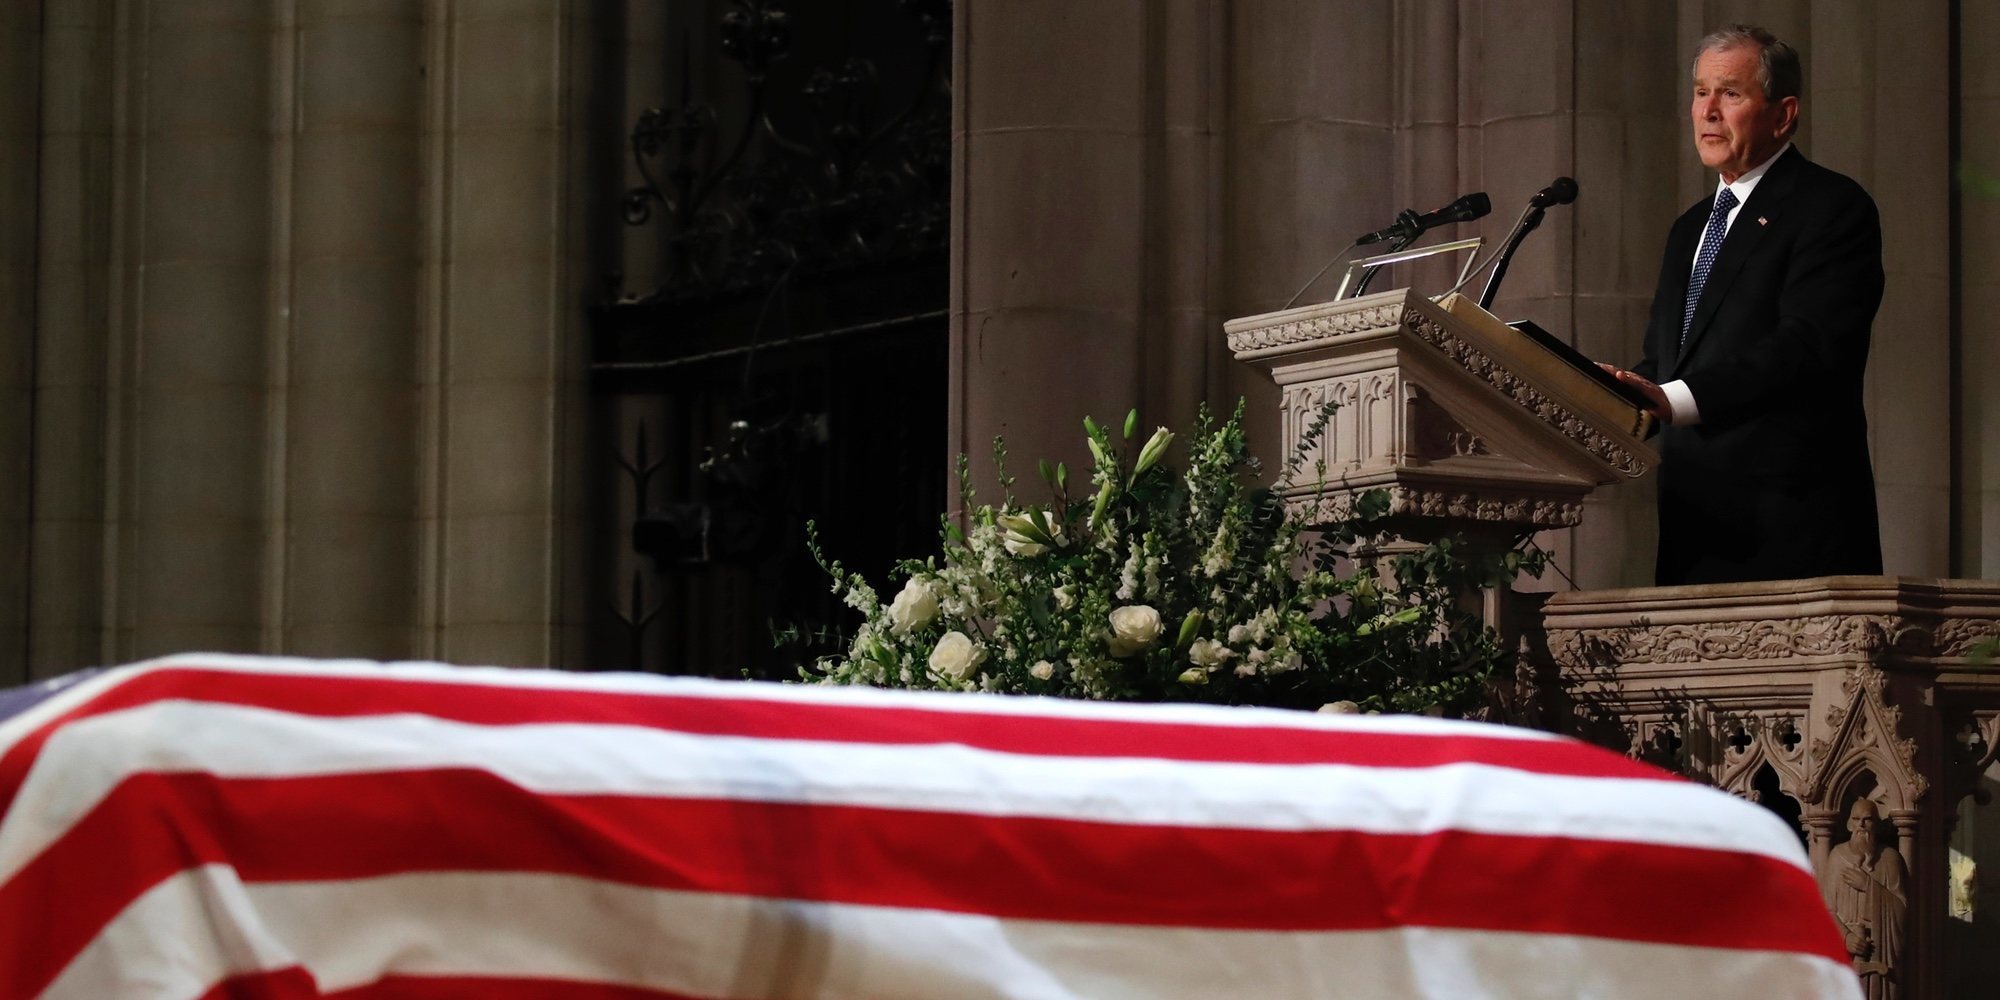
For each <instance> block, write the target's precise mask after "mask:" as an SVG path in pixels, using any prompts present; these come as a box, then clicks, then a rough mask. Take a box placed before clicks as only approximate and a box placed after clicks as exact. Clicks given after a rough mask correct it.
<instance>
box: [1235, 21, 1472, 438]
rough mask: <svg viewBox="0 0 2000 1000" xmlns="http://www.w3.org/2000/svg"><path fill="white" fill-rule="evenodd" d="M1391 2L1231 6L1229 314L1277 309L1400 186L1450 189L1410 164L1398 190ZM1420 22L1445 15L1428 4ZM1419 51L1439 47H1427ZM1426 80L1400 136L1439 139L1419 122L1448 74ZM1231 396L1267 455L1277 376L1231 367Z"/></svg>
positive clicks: (1309, 297) (1308, 297)
mask: <svg viewBox="0 0 2000 1000" xmlns="http://www.w3.org/2000/svg"><path fill="white" fill-rule="evenodd" d="M1396 6H1397V5H1395V4H1393V3H1389V2H1387V0H1364V2H1358V3H1347V4H1318V3H1300V2H1293V0H1249V2H1241V3H1236V4H1232V5H1230V8H1231V15H1232V16H1231V19H1230V39H1231V43H1230V51H1229V68H1228V72H1229V81H1230V86H1229V95H1230V104H1229V122H1228V140H1227V142H1228V159H1227V164H1228V183H1227V184H1226V185H1225V186H1224V191H1225V192H1226V201H1225V202H1224V205H1225V212H1226V215H1227V219H1228V228H1227V229H1226V230H1225V233H1224V239H1225V241H1226V247H1227V253H1226V259H1227V261H1228V263H1227V270H1226V272H1225V275H1224V281H1225V286H1226V294H1225V295H1224V298H1223V301H1224V304H1225V305H1226V307H1227V309H1226V311H1227V313H1228V315H1229V316H1232V317H1234V316H1248V315H1252V314H1255V313H1263V312H1269V311H1271V310H1274V309H1278V308H1280V307H1282V306H1283V305H1284V304H1285V303H1286V301H1287V300H1289V299H1291V297H1292V296H1293V294H1294V293H1295V292H1297V291H1298V290H1299V289H1300V287H1301V286H1302V285H1304V284H1305V283H1306V282H1307V280H1308V279H1311V278H1312V276H1313V274H1314V273H1315V272H1317V271H1319V270H1320V268H1321V267H1322V266H1324V265H1325V264H1326V263H1327V262H1328V261H1329V260H1330V259H1331V258H1332V257H1333V256H1334V255H1335V254H1336V253H1338V252H1339V251H1340V250H1341V248H1342V247H1343V246H1344V245H1345V244H1346V243H1347V241H1348V240H1350V239H1352V238H1353V237H1354V235H1355V234H1358V233H1364V232H1367V231H1369V230H1371V229H1375V228H1379V227H1380V226H1382V225H1384V224H1386V223H1387V222H1388V221H1389V220H1390V219H1393V218H1394V217H1395V214H1396V212H1397V211H1398V210H1399V209H1400V208H1401V207H1402V206H1399V205H1396V204H1395V200H1396V198H1397V197H1398V196H1399V195H1404V194H1406V195H1407V196H1409V197H1424V196H1428V197H1432V198H1435V197H1438V196H1440V195H1441V196H1442V197H1443V198H1444V199H1446V200H1449V199H1450V198H1451V197H1452V193H1450V189H1449V188H1446V189H1445V190H1443V191H1439V190H1436V189H1430V190H1428V194H1427V195H1426V194H1424V193H1420V192H1418V191H1417V190H1416V187H1417V186H1418V185H1419V183H1422V184H1430V183H1436V182H1437V179H1436V178H1435V177H1432V176H1431V175H1430V174H1429V172H1427V171H1426V172H1423V173H1422V174H1421V175H1419V174H1410V175H1408V177H1409V179H1408V180H1407V181H1405V182H1404V183H1406V184H1407V185H1408V189H1407V191H1404V190H1399V189H1398V170H1397V167H1396V149H1397V146H1398V141H1399V140H1398V134H1397V124H1398V118H1397V114H1396V109H1397V102H1396V99H1395V95H1394V87H1393V84H1389V83H1387V81H1393V80H1395V79H1397V77H1398V74H1399V73H1401V72H1402V70H1400V69H1399V68H1398V67H1399V66H1400V65H1401V64H1400V63H1399V61H1398V53H1397V44H1396V40H1397V37H1398V30H1397V20H1396ZM1432 20H1433V21H1442V20H1443V15H1441V14H1438V13H1437V12H1435V11H1432ZM1409 30H1410V31H1411V32H1414V33H1419V34H1423V35H1424V37H1426V38H1427V39H1428V38H1431V37H1432V35H1433V34H1434V33H1435V32H1433V31H1431V29H1430V28H1428V27H1427V26H1425V25H1424V24H1421V23H1419V24H1413V25H1412V26H1411V28H1410V29H1409ZM1429 58H1440V57H1439V55H1438V53H1436V52H1435V51H1432V52H1430V53H1429ZM1445 65H1446V66H1449V65H1450V63H1449V60H1448V59H1447V60H1446V61H1445ZM1446 72H1448V71H1446ZM1431 81H1432V82H1427V83H1426V84H1425V86H1424V90H1425V93H1426V95H1427V98H1428V103H1426V104H1425V105H1424V106H1423V109H1422V110H1419V111H1414V112H1412V113H1411V114H1408V115H1405V116H1404V117H1405V118H1406V119H1407V120H1408V121H1409V123H1410V124H1409V126H1408V127H1406V128H1405V129H1404V133H1403V141H1407V142H1410V143H1413V144H1416V145H1420V146H1423V147H1424V148H1426V149H1430V148H1434V146H1435V141H1436V138H1437V137H1436V136H1435V134H1434V132H1432V131H1429V130H1426V129H1424V128H1422V127H1420V125H1419V123H1420V122H1422V121H1423V120H1425V119H1427V118H1428V116H1429V115H1430V114H1431V113H1432V112H1433V111H1434V110H1435V105H1436V104H1437V103H1438V102H1439V101H1440V100H1441V99H1442V98H1441V97H1439V95H1438V93H1437V91H1438V90H1439V89H1443V88H1444V87H1445V86H1447V85H1445V84H1436V85H1435V87H1434V86H1433V85H1432V84H1433V82H1434V81H1435V78H1434V77H1433V78H1431ZM1440 204H1442V202H1440ZM1433 207H1434V206H1433ZM1422 210H1427V209H1420V211H1422ZM1339 271H1340V268H1339V267H1337V266H1336V267H1335V268H1334V269H1333V270H1331V271H1328V272H1327V273H1326V275H1325V276H1324V277H1322V278H1320V279H1319V281H1318V282H1317V283H1316V284H1314V285H1313V286H1312V287H1311V288H1310V289H1309V290H1308V291H1306V293H1305V294H1304V295H1303V296H1301V297H1300V299H1299V301H1300V302H1302V303H1310V302H1315V301H1326V300H1329V299H1331V298H1332V297H1333V295H1334V292H1335V291H1336V290H1337V289H1338V288H1339V286H1340V274H1339ZM1387 278H1388V276H1387V275H1385V276H1384V277H1383V278H1382V279H1378V280H1387ZM1373 287H1374V290H1377V291H1386V290H1388V289H1390V288H1394V287H1396V286H1395V285H1394V284H1377V285H1375V286H1373ZM1260 382H1261V383H1262V384H1259V383H1260ZM1239 395H1240V396H1244V397H1246V398H1247V399H1248V400H1249V404H1250V414H1251V419H1250V429H1251V442H1252V447H1253V448H1254V449H1255V450H1256V451H1257V453H1258V454H1260V455H1263V456H1265V457H1266V459H1267V460H1270V461H1274V462H1275V461H1276V460H1279V459H1280V458H1282V456H1280V455H1279V454H1278V453H1277V449H1278V447H1279V445H1278V443H1277V442H1278V441H1279V439H1280V433H1279V428H1278V413H1279V412H1280V406H1279V401H1278V395H1277V391H1276V387H1275V386H1273V385H1271V384H1269V383H1268V382H1266V381H1264V380H1263V378H1262V376H1261V374H1260V373H1257V372H1255V371H1254V370H1253V369H1251V368H1249V367H1248V366H1242V365H1238V366H1234V367H1233V368H1232V370H1231V372H1230V382H1229V387H1228V393H1227V396H1226V397H1225V398H1227V399H1228V400H1230V401H1232V402H1233V401H1234V400H1235V399H1236V397H1238V396H1239Z"/></svg>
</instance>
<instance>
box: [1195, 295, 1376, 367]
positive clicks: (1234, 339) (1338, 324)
mask: <svg viewBox="0 0 2000 1000" xmlns="http://www.w3.org/2000/svg"><path fill="white" fill-rule="evenodd" d="M1404 302H1405V300H1404V299H1403V297H1402V296H1397V297H1396V298H1394V299H1391V300H1390V301H1388V302H1385V303H1383V304H1382V305H1379V306H1373V307H1368V308H1362V309H1343V310H1339V311H1331V310H1329V311H1327V312H1323V313H1320V314H1318V315H1309V316H1302V317H1300V318H1298V319H1295V320H1291V321H1289V322H1285V323H1276V324H1273V325H1271V326H1260V327H1254V328H1250V329H1237V330H1230V331H1229V334H1228V336H1229V350H1230V351H1231V352H1233V353H1235V354H1239V355H1241V354H1243V353H1245V352H1248V351H1267V350H1271V349H1273V348H1281V347H1282V348H1292V349H1294V350H1296V349H1302V348H1307V347H1313V346H1317V345H1319V344H1321V343H1324V342H1331V341H1335V340H1339V339H1340V338H1342V337H1351V336H1353V335H1355V334H1358V333H1379V332H1382V331H1386V330H1393V329H1395V328H1396V327H1397V326H1398V325H1399V324H1401V323H1402V322H1403V320H1404V319H1405V318H1406V316H1405V311H1404ZM1321 308H1324V307H1321ZM1228 325H1230V326H1233V325H1235V324H1234V323H1231V324H1228Z"/></svg>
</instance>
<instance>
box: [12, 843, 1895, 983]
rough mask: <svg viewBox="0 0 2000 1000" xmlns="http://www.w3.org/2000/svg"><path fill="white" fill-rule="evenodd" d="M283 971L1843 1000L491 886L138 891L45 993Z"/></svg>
mask: <svg viewBox="0 0 2000 1000" xmlns="http://www.w3.org/2000/svg"><path fill="white" fill-rule="evenodd" d="M1634 905H1644V901H1643V900H1635V901H1634ZM218 941H220V942H224V944H222V945H217V944H216V943H215V942H218ZM294 964H302V965H304V966H305V967H306V968H307V969H309V970H310V971H311V972H312V973H313V974H314V976H315V977H316V978H317V979H318V982H319V986H320V988H321V989H322V990H324V991H332V990H337V989H342V988H349V987H354V986H360V985H365V984H367V983H371V982H374V981H375V980H377V979H379V978H381V977H382V976H384V975H386V974H402V975H422V976H508V977H521V978H528V977H535V978H557V979H572V980H580V981H587V982H597V983H611V984H619V985H627V986H640V987H647V988H652V989H657V990H666V991H672V992H677V993H682V994H687V995H692V996H704V997H727V998H731V1000H766V998H769V1000H779V998H787V1000H791V998H799V997H814V998H820V1000H902V998H910V1000H916V998H923V1000H934V998H938V997H951V998H953V1000H979V998H985V997H995V998H997V997H1008V998H1020V1000H1082V998H1091V1000H1115V998H1128V997H1129V998H1135V1000H1136V998H1159V997H1218V996H1256V997H1258V998H1260V1000H1285V998H1291V997H1299V998H1306V997H1326V996H1355V997H1439V998H1451V1000H1471V998H1480V997H1494V998H1501V997H1510V998H1511V997H1551V998H1553V997H1579V996H1595V997H1618V998H1622V1000H1653V998H1658V1000H1684V998H1687V997H1703V998H1708V1000H1722V998H1734V997H1741V998H1744V1000H1792V998H1798V1000H1805V998H1814V1000H1823V998H1845V1000H1858V998H1859V996H1860V993H1859V989H1858V985H1857V984H1856V983H1855V980H1854V978H1853V974H1852V973H1851V972H1850V971H1849V970H1848V969H1847V968H1846V967H1845V966H1843V965H1840V964H1837V963H1835V962H1832V961H1830V960H1827V959H1824V958H1815V957H1809V956H1803V955H1796V954H1789V953H1769V952H1751V951H1733V950H1724V949H1704V948H1692V947H1680V946H1668V945H1652V944H1635V943H1631V942H1621V941H1613V940H1605V939H1598V938H1582V937H1564V936H1557V935H1535V934H1512V933H1495V932H1479V931H1454V930H1438V929H1423V928H1409V929H1400V930H1392V931H1369V932H1340V933H1324V932H1319V933H1275V932H1259V931H1215V930H1205V929H1185V928H1139V927H1123V926H1108V925H1091V924H1069V923H1053V922H1043V921H1030V920H1003V919H996V918H992V917H985V916H978V915H970V914H957V913H938V912H931V911H923V910H902V909H891V908H882V907H870V906H856V905H839V904H821V903H807V902H797V901H790V900H773V899H757V898H751V897H744V896H733V895H720V894H702V893H687V892H676V891H666V890H652V889H639V888H633V887H630V886H623V885H616V884H609V883H603V882H596V881H593V880H589V879H582V878H576V877H569V876H556V875H536V874H511V873H510V874H472V873H425V874H413V875H399V876H391V877H384V878H375V879H363V880H352V881H337V882H303V883H278V884H265V885H254V886H249V887H243V886H239V885H235V884H233V883H232V880H231V876H230V873H228V872H227V871H226V870H222V869H216V868H208V869H202V870H196V871H190V872H183V873H181V874H180V875H177V876H175V877H173V878H171V879H169V880H167V881H166V882H163V883H161V884H160V885H159V886H157V887H155V888H154V889H153V890H152V891H151V892H149V893H147V894H146V895H145V896H144V897H143V898H141V899H140V900H138V901H137V902H136V903H134V904H133V905H132V906H131V907H129V908H127V909H126V910H125V911H124V912H123V913H122V914H120V915H119V917H118V918H117V919H116V920H115V921H113V923H112V924H111V925H110V926H109V927H107V928H106V930H105V933H104V934H103V935H101V936H100V937H99V938H98V939H96V940H95V941H94V942H92V944H91V945H90V946H89V947H88V948H87V949H85V950H84V951H83V952H82V953H81V954H80V955H78V957H77V958H76V960H75V961H74V962H72V963H71V965H70V966H69V967H68V968H67V969H66V970H65V971H64V973H63V975H62V976H61V978H60V979H59V980H58V981H57V982H56V983H55V984H54V985H53V986H52V987H51V988H50V989H49V990H48V991H47V993H45V994H44V995H45V996H46V997H49V998H53V1000H65V998H74V1000H99V998H103V997H114V996H115V997H121V998H123V997H162V998H166V997H193V996H198V995H200V994H201V993H202V992H203V991H204V990H205V989H206V988H208V987H209V986H212V985H213V984H214V983H216V982H219V981H221V980H222V979H224V978H227V977H228V976H231V975H240V974H244V973H250V972H256V971H261V970H271V969H280V968H286V967H289V966H291V965H294Z"/></svg>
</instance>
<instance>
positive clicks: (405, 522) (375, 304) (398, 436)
mask: <svg viewBox="0 0 2000 1000" xmlns="http://www.w3.org/2000/svg"><path fill="white" fill-rule="evenodd" d="M422 14H423V11H422V9H421V7H420V6H418V5H416V4H390V5H359V4H304V5H302V6H301V7H300V9H299V11H298V18H299V20H298V27H297V32H296V36H295V39H294V40H293V41H292V43H291V44H292V46H293V47H294V48H293V50H294V52H295V61H296V65H297V67H298V72H297V74H296V76H295V79H296V81H297V83H296V91H295V92H294V93H293V94H292V95H291V97H292V99H291V101H290V102H289V103H290V106H289V107H288V108H286V109H284V111H283V112H282V117H283V118H284V124H285V125H286V126H287V130H288V132H289V137H290V140H291V144H290V145H291V148H290V155H289V156H288V157H287V158H286V159H285V160H283V161H282V162H281V164H280V166H281V168H282V171H283V172H282V173H281V175H280V183H281V184H282V185H284V187H285V188H286V189H288V196H287V197H286V204H287V209H288V215H289V218H290V227H289V230H288V231H287V233H286V237H287V239H288V241H289V251H290V253H289V257H290V261H289V263H290V267H289V270H288V272H287V273H286V274H285V275H284V279H283V283H282V285H281V294H282V296H283V298H284V299H285V300H286V301H287V302H288V303H289V305H290V307H291V308H290V309H289V310H287V311H285V312H284V313H283V314H281V315H280V316H279V317H277V318H276V320H275V322H274V323H273V327H272V334H273V338H274V340H275V341H276V342H277V343H278V344H279V345H281V346H280V351H281V353H280V361H279V362H278V363H277V364H275V365H274V368H275V371H276V374H277V375H278V377H279V381H278V385H277V386H274V391H279V392H282V393H283V394H284V408H283V417H284V426H283V429H282V435H281V436H282V441H283V458H284V473H283V476H282V478H281V479H280V480H279V481H278V484H277V486H278V489H279V490H280V495H279V497H278V498H277V502H276V503H275V504H274V509H275V512H276V516H277V517H278V518H279V520H280V523H281V524H282V538H283V542H282V548H281V551H280V553H279V554H278V556H277V569H278V574H277V575H278V577H279V583H278V586H280V588H281V592H280V593H279V594H278V595H276V596H277V597H278V598H279V599H281V601H282V604H283V608H282V611H281V612H280V613H279V621H278V622H277V623H276V627H277V628H278V629H279V631H280V633H281V634H280V635H279V636H278V641H277V643H276V645H277V646H278V647H279V648H283V649H285V650H287V651H290V652H296V653H302V654H307V655H312V654H322V655H329V654H330V655H343V656H369V657H382V658H402V657H409V656H411V655H413V654H414V653H415V652H416V642H415V639H416V633H415V631H414V627H413V626H414V624H415V619H414V616H413V612H414V608H415V604H416V600H415V598H416V573H417V564H418V555H419V553H418V549H417V544H416V543H417V533H416V530H415V524H414V515H415V513H416V510H417V478H418V467H417V447H416V445H417V433H416V403H417V389H416V385H417V374H418V350H419V344H420V343H421V341H420V338H419V336H418V331H419V325H418V324H419V319H420V316H421V306H420V302H421V300H420V298H419V290H420V286H419V282H418V261H419V257H420V254H421V251H422V247H423V244H422V236H421V234H422V215H421V211H420V208H421V191H422V190H423V183H422V182H423V174H422V169H421V167H422V162H421V151H422V149H421V145H420V142H421V140H420V129H421V127H422V113H423V78H422V72H423V57H424V49H423V40H424V24H423V18H422Z"/></svg>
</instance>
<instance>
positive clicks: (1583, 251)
mask: <svg viewBox="0 0 2000 1000" xmlns="http://www.w3.org/2000/svg"><path fill="white" fill-rule="evenodd" d="M1675 14H1676V6H1675V0H1648V2H1642V3H1620V4H1578V5H1576V37H1577V38H1578V39H1579V43H1578V44H1577V45H1576V46H1575V60H1576V77H1575V80H1576V84H1575V85H1576V105H1577V107H1576V121H1575V136H1576V138H1575V144H1576V145H1575V157H1576V163H1575V168H1574V172H1573V175H1572V176H1574V177H1575V178H1576V179H1577V181H1578V183H1579V185H1580V186H1581V193H1580V194H1579V195H1578V197H1577V200H1576V202H1575V204H1573V205H1571V206H1569V207H1568V208H1566V209H1557V210H1555V211H1558V212H1562V213H1565V214H1567V215H1568V216H1569V217H1570V218H1571V220H1572V222H1573V229H1572V230H1571V233H1572V238H1573V240H1574V247H1575V249H1574V252H1573V256H1572V261H1573V277H1572V281H1573V292H1572V295H1571V299H1570V312H1571V315H1572V316H1573V317H1574V320H1573V325H1572V327H1571V331H1572V332H1573V334H1574V337H1575V339H1574V341H1573V343H1574V344H1575V345H1576V347H1577V349H1578V350H1580V351H1582V352H1583V353H1584V354H1585V355H1587V356H1589V357H1592V358H1597V359H1600V360H1603V361H1608V362H1611V363H1613V364H1618V365H1632V364H1636V363H1637V362H1638V360H1639V356H1640V353H1641V350H1642V348H1641V341H1642V340H1643V339H1644V336H1645V332H1646V321H1647V314H1648V312H1649V310H1650V309H1651V307H1652V302H1653V291H1654V285H1655V283H1656V280H1657V278H1658V276H1659V268H1660V252H1661V250H1662V248H1663V247H1664V246H1665V245H1666V240H1667V228H1668V227H1669V226H1670V225H1671V224H1672V223H1673V220H1674V218H1675V217H1676V216H1678V215H1679V214H1680V211H1681V209H1682V208H1683V207H1684V203H1683V201H1682V199H1681V197H1680V192H1679V190H1678V189H1677V186H1676V175H1677V173H1678V170H1677V167H1678V166H1679V164H1681V163H1683V162H1684V161H1688V160H1692V159H1693V144H1692V141H1691V137H1690V136H1689V126H1688V123H1687V118H1688V114H1687V97H1688V87H1687V85H1686V79H1687V74H1686V71H1685V68H1684V66H1683V61H1684V59H1685V58H1686V57H1685V55H1684V53H1685V51H1686V50H1688V49H1690V48H1692V47H1693V44H1694V37H1693V36H1690V37H1688V38H1686V39H1683V38H1681V37H1680V34H1681V33H1679V32H1677V31H1676V29H1675ZM1509 208H1510V209H1511V210H1512V211H1519V208H1518V206H1509ZM1539 235H1540V234H1538V236H1539ZM1654 495H1655V490H1654V486H1653V482H1652V481H1651V480H1650V479H1648V480H1641V481H1639V482H1631V483H1621V484H1618V485H1614V486H1609V487H1604V488H1601V489H1599V490H1598V491H1597V492H1596V493H1593V494H1591V496H1590V498H1589V499H1588V500H1587V501H1585V504H1584V515H1583V523H1582V524H1580V525H1578V526H1577V527H1575V528H1573V529H1571V530H1570V531H1569V532H1568V534H1569V536H1570V537H1569V539H1568V544H1567V546H1566V552H1567V563H1568V564H1567V565H1566V566H1565V567H1564V568H1565V569H1566V570H1567V571H1568V573H1569V574H1570V577H1571V578H1572V579H1573V580H1575V581H1576V585H1577V586H1579V587H1583V588H1585V589H1591V588H1603V587H1631V586H1642V585H1647V584H1650V583H1652V582H1653V550H1654V548H1655V545H1656V541H1655V540H1656V538H1657V536H1658V513H1657V506H1656V504H1655V502H1654ZM1546 582H1547V583H1548V584H1550V585H1554V584H1556V583H1558V581H1557V580H1555V579H1550V580H1548V581H1546Z"/></svg>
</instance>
